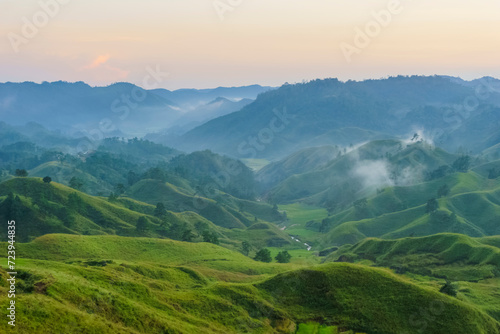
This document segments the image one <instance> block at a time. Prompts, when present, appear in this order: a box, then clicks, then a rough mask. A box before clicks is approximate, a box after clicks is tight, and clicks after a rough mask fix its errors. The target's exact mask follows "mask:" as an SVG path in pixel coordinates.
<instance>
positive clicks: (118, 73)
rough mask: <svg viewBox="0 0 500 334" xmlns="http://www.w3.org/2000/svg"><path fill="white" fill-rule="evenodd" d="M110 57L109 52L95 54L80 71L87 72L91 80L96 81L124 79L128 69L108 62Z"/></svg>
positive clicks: (110, 60)
mask: <svg viewBox="0 0 500 334" xmlns="http://www.w3.org/2000/svg"><path fill="white" fill-rule="evenodd" d="M111 62H112V58H111V55H110V54H102V55H99V56H97V57H96V58H95V59H94V60H93V61H92V62H91V63H90V64H88V65H86V66H84V67H82V68H81V69H80V71H85V72H88V73H87V74H88V75H91V76H92V80H93V81H97V82H116V81H120V80H125V79H126V78H127V77H128V75H129V73H130V71H127V70H124V69H121V68H119V67H116V66H113V65H112V64H110V63H111Z"/></svg>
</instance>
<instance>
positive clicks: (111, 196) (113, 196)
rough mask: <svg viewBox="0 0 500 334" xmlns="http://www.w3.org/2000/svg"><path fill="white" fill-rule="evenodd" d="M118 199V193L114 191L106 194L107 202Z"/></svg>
mask: <svg viewBox="0 0 500 334" xmlns="http://www.w3.org/2000/svg"><path fill="white" fill-rule="evenodd" d="M117 199H118V195H116V194H115V193H111V194H109V196H108V202H114V201H116V200H117Z"/></svg>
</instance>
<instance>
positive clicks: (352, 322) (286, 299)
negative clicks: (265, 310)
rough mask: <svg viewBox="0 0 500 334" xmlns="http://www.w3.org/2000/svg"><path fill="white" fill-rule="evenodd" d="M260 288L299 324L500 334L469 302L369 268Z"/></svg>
mask: <svg viewBox="0 0 500 334" xmlns="http://www.w3.org/2000/svg"><path fill="white" fill-rule="evenodd" d="M258 287H260V288H263V289H264V290H266V291H267V292H268V293H269V294H270V295H271V296H272V297H273V299H274V300H275V302H276V303H277V305H279V306H281V307H283V308H285V309H286V310H287V311H288V312H289V314H291V315H292V317H293V318H295V319H296V318H298V319H301V320H302V321H306V320H308V319H311V318H314V319H321V322H323V323H332V322H336V323H337V324H340V325H341V326H345V327H348V328H354V329H356V330H358V331H366V332H367V333H405V332H408V333H418V332H422V331H423V332H425V333H429V334H432V333H436V334H441V333H498V332H499V330H500V327H499V323H498V322H497V321H495V320H494V319H493V318H491V317H489V316H488V315H486V314H485V313H483V312H481V311H478V310H477V309H476V308H474V307H472V306H470V305H467V304H466V303H464V302H461V301H458V300H456V299H453V298H450V297H448V296H446V295H444V294H440V293H438V292H436V291H433V290H432V289H428V288H421V287H418V286H416V285H414V284H412V283H410V282H408V281H406V280H404V279H402V278H400V277H397V276H395V275H393V274H391V273H388V272H387V271H385V270H380V269H373V268H368V267H364V266H357V265H351V264H328V265H325V266H320V267H316V268H314V269H302V270H298V271H293V272H287V273H282V274H278V275H277V276H275V277H274V278H271V279H269V280H267V281H265V282H263V283H261V284H259V285H258ZM422 307H423V308H425V311H422ZM409 319H412V320H411V321H409ZM339 320H340V321H339Z"/></svg>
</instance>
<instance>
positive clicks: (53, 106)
mask: <svg viewBox="0 0 500 334" xmlns="http://www.w3.org/2000/svg"><path fill="white" fill-rule="evenodd" d="M269 89H271V87H262V86H258V85H254V86H248V87H230V88H224V87H219V88H215V89H202V90H196V89H180V90H175V91H169V90H166V89H154V90H144V89H142V88H140V87H138V86H135V85H133V84H130V83H123V82H122V83H115V84H112V85H109V86H106V87H91V86H90V85H88V84H86V83H84V82H75V83H69V82H63V81H57V82H50V83H49V82H43V83H41V84H37V83H34V82H23V83H12V82H7V83H0V119H1V120H2V121H4V122H6V123H8V124H12V125H24V124H25V123H27V122H36V123H39V124H41V125H43V126H44V127H46V128H48V129H50V130H56V129H58V130H61V131H63V132H65V133H79V134H80V135H81V136H90V135H93V136H95V137H109V136H116V135H117V134H119V133H124V134H126V135H129V136H141V137H142V136H144V135H145V134H146V133H149V132H155V131H159V130H162V129H165V128H170V127H173V126H176V125H182V124H186V123H188V122H191V121H192V117H188V118H186V116H187V115H189V112H190V111H192V110H195V109H196V108H199V107H200V106H203V105H206V104H207V103H210V102H211V101H214V100H215V99H217V98H225V99H227V103H226V104H224V106H223V108H222V109H221V110H218V108H217V106H215V105H212V106H211V110H210V112H211V113H207V114H206V115H205V114H203V110H201V109H198V113H200V115H199V117H196V118H198V119H197V120H198V121H202V120H203V119H204V120H206V119H210V118H213V117H217V116H220V115H223V114H225V113H227V112H232V111H236V110H238V109H239V108H241V106H242V105H243V104H241V103H239V102H240V101H246V102H248V100H246V99H255V98H256V97H257V95H258V94H260V93H262V92H264V91H267V90H269ZM232 103H235V105H234V106H233V107H228V104H229V105H230V104H232ZM200 118H201V119H200Z"/></svg>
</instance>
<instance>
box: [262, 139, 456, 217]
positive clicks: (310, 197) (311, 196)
mask: <svg viewBox="0 0 500 334" xmlns="http://www.w3.org/2000/svg"><path fill="white" fill-rule="evenodd" d="M455 159H456V156H454V155H452V154H449V153H447V152H445V151H443V150H441V149H439V148H436V147H433V146H431V145H428V144H426V143H424V142H416V143H415V142H414V143H410V144H406V143H404V142H402V141H399V140H380V141H373V142H369V143H367V144H364V145H362V146H360V147H359V148H356V149H353V150H352V151H350V152H348V153H346V154H344V155H342V156H340V157H338V158H336V159H334V160H333V161H331V162H330V163H328V164H327V165H326V166H324V167H323V168H320V169H318V170H313V171H310V172H306V173H303V174H297V175H292V176H290V177H288V178H287V179H285V180H284V181H283V182H281V183H279V184H278V185H277V186H276V187H274V188H273V189H271V191H270V192H269V194H268V197H269V199H270V201H273V202H276V203H289V202H293V201H298V200H300V201H304V202H306V203H308V204H313V205H321V206H324V207H327V208H329V210H331V211H338V210H339V209H342V208H343V207H345V206H347V205H350V204H351V203H352V202H354V201H355V200H357V199H359V198H362V197H364V196H367V195H372V194H373V193H375V191H376V190H377V189H380V188H384V187H387V186H391V185H412V184H417V183H420V182H423V181H424V180H425V179H426V177H427V173H428V172H431V171H433V170H435V169H436V168H438V167H439V166H442V165H450V164H451V163H452V162H453V161H454V160H455Z"/></svg>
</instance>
